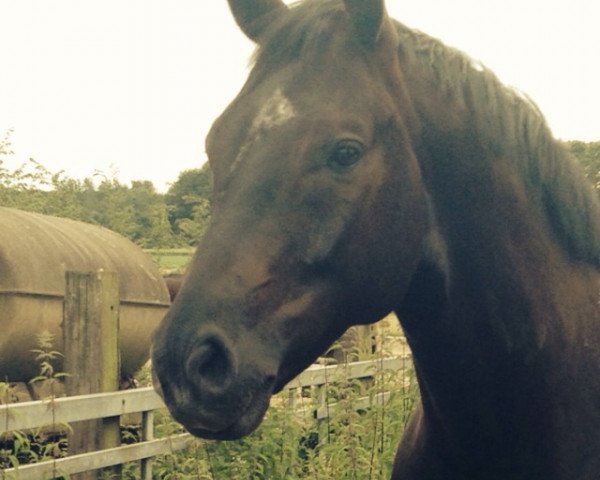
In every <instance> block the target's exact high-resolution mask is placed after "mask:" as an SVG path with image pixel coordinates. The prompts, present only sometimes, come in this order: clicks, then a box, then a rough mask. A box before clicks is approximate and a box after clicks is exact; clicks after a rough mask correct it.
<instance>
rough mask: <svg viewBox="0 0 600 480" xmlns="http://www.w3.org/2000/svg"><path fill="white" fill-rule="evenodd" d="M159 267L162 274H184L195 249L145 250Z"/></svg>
mask: <svg viewBox="0 0 600 480" xmlns="http://www.w3.org/2000/svg"><path fill="white" fill-rule="evenodd" d="M144 251H145V252H146V253H147V254H149V255H150V256H151V257H152V259H153V260H154V262H155V263H156V264H157V265H158V268H159V270H160V271H161V273H183V271H184V270H185V267H186V266H187V264H188V262H189V261H190V258H191V256H192V253H194V249H193V248H192V247H184V248H152V249H147V250H144Z"/></svg>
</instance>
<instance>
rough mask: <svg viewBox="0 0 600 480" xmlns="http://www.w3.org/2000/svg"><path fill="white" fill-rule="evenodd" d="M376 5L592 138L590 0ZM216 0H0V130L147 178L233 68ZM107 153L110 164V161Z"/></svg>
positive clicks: (199, 130)
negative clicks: (478, 62) (11, 130)
mask: <svg viewBox="0 0 600 480" xmlns="http://www.w3.org/2000/svg"><path fill="white" fill-rule="evenodd" d="M387 7H388V11H389V12H390V14H391V15H392V16H393V17H395V18H397V19H398V20H400V21H401V22H403V23H405V24H407V25H409V26H412V27H415V28H418V29H420V30H422V31H424V32H426V33H429V34H431V35H433V36H435V37H438V38H441V39H442V40H443V41H444V42H445V43H447V44H449V45H452V46H455V47H458V48H460V49H461V50H463V51H465V52H466V53H468V54H469V55H471V56H472V57H474V58H476V59H478V60H481V61H482V62H483V63H484V64H485V65H487V66H488V67H490V68H491V69H492V70H494V71H495V72H496V74H497V75H498V76H499V77H500V78H501V79H502V80H503V81H504V82H506V83H508V84H510V85H514V86H516V87H518V88H519V89H521V90H523V91H524V92H526V93H527V94H529V95H530V96H531V97H532V98H533V99H534V100H535V101H536V102H537V103H538V105H539V106H540V108H541V110H542V111H543V112H544V113H545V115H546V118H547V119H548V122H549V123H550V126H551V128H552V130H553V131H554V133H555V135H556V136H557V137H559V138H563V139H567V140H570V139H577V140H587V141H590V140H600V1H598V0H418V1H416V0H387ZM252 50H253V46H252V44H251V43H250V41H248V40H246V38H245V37H244V36H243V35H242V34H241V33H240V32H239V30H238V29H237V27H236V26H235V24H234V22H233V20H232V18H231V15H230V12H229V9H228V7H227V3H226V1H225V0H175V1H168V0H101V1H100V0H52V1H49V0H0V136H2V135H3V133H4V131H6V130H7V129H8V128H14V129H15V132H14V134H13V136H12V140H13V150H14V151H15V155H14V156H13V157H12V158H11V159H10V160H9V162H8V165H9V166H14V165H16V164H17V163H20V162H22V161H24V160H26V159H27V158H29V157H33V158H35V159H36V160H37V161H39V162H40V163H42V164H43V165H44V166H46V167H47V168H49V169H50V170H52V171H58V170H65V172H66V174H67V175H69V176H72V177H76V178H83V177H86V176H91V175H92V174H93V173H94V171H95V170H101V171H103V172H105V173H110V172H111V171H113V170H116V172H117V175H118V178H119V179H120V180H122V181H125V182H128V181H130V180H132V179H134V180H137V179H140V180H141V179H147V180H151V181H152V182H153V183H154V184H155V185H156V186H157V188H158V189H159V190H164V189H165V188H166V185H167V184H168V183H169V182H173V181H175V180H176V178H177V175H178V174H179V172H180V171H181V170H184V169H188V168H195V167H199V166H200V165H201V164H202V163H203V162H204V161H205V155H204V137H205V136H206V133H207V132H208V129H209V128H210V125H211V123H212V121H213V120H214V118H215V117H216V116H217V115H218V114H219V113H220V112H221V111H222V110H223V109H224V108H225V106H226V105H227V104H228V103H229V101H230V100H231V99H232V98H233V97H234V96H235V95H236V93H237V92H238V90H239V88H240V87H241V85H242V83H243V82H244V80H245V78H246V75H247V69H246V65H247V59H248V57H249V56H250V54H251V52H252ZM111 165H112V167H111Z"/></svg>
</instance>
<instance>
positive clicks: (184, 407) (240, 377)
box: [153, 329, 276, 440]
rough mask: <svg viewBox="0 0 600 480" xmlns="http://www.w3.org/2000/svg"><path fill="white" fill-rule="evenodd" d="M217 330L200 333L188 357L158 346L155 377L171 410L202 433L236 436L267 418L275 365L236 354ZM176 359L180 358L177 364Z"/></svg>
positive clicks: (212, 436)
mask: <svg viewBox="0 0 600 480" xmlns="http://www.w3.org/2000/svg"><path fill="white" fill-rule="evenodd" d="M232 347H233V345H231V341H230V340H229V339H228V338H227V337H225V336H224V335H223V334H221V333H220V332H218V331H216V330H214V329H213V330H211V331H209V332H205V333H204V334H202V335H199V336H198V337H197V339H196V341H194V343H193V346H192V347H191V348H190V349H189V351H188V352H186V353H185V355H183V356H182V357H179V356H178V355H177V354H175V355H174V356H170V355H169V354H168V350H165V349H161V348H160V347H158V348H157V347H156V346H155V348H154V351H153V379H154V386H155V390H156V391H157V393H158V394H159V395H160V396H161V397H162V398H163V400H164V401H165V404H166V405H167V407H168V408H169V411H170V412H171V415H172V416H173V418H174V419H175V420H177V421H178V422H180V423H181V424H182V425H183V426H184V427H185V428H186V429H187V430H188V431H189V432H190V433H192V434H193V435H195V436H197V437H201V438H207V439H217V440H233V439H236V438H240V437H242V436H244V435H247V434H249V433H251V432H252V431H253V430H254V429H256V427H257V426H258V425H259V424H260V422H261V421H262V418H263V417H264V414H265V412H266V410H267V408H268V406H269V400H270V398H271V395H272V393H273V387H274V384H275V380H276V375H275V369H271V368H268V367H266V366H265V365H260V366H259V365H256V364H254V363H253V362H252V361H251V359H247V358H244V359H241V358H240V356H239V355H237V354H235V353H234V352H235V351H239V348H238V349H237V350H234V349H233V348H232ZM173 358H179V360H178V361H177V362H176V363H175V365H177V366H176V367H173Z"/></svg>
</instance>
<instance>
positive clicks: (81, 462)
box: [0, 357, 410, 480]
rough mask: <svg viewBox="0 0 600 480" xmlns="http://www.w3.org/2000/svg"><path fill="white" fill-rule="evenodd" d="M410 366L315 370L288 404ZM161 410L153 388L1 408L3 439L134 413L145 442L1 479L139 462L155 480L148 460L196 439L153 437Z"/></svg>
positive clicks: (319, 414) (370, 364)
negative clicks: (302, 395) (308, 391)
mask: <svg viewBox="0 0 600 480" xmlns="http://www.w3.org/2000/svg"><path fill="white" fill-rule="evenodd" d="M409 367H410V357H394V358H383V359H378V360H369V361H362V362H355V363H349V364H345V365H330V366H311V367H309V368H308V369H307V370H305V371H304V372H303V373H302V374H300V375H299V376H298V377H296V378H295V379H294V380H292V381H291V382H290V383H289V384H288V385H287V386H286V387H285V388H286V389H287V390H288V398H289V399H290V400H289V401H290V404H291V405H292V406H295V398H296V397H297V392H298V389H302V388H304V387H318V388H319V387H323V386H325V385H327V384H330V383H334V382H335V381H336V380H339V379H340V378H342V377H341V376H342V375H343V378H346V379H348V380H350V379H358V378H370V377H373V376H374V375H375V374H376V372H377V371H381V370H394V371H398V373H399V374H402V372H403V371H404V370H406V369H408V368H409ZM388 394H389V393H388V392H382V393H381V394H380V395H379V396H376V397H375V400H374V401H377V402H381V401H385V400H386V399H387V395H388ZM369 401H373V400H370V399H368V398H365V399H363V400H362V402H361V403H360V405H359V406H361V408H362V407H366V406H368V403H369ZM161 408H165V405H164V403H163V401H162V399H161V398H160V397H159V396H158V395H157V394H156V393H155V392H154V390H153V389H152V388H151V387H147V388H139V389H134V390H125V391H120V392H111V393H100V394H94V395H81V396H76V397H63V398H54V399H50V400H41V401H34V402H23V403H16V404H9V405H0V435H2V434H7V433H9V432H12V431H17V430H18V431H21V430H30V429H35V428H38V427H47V426H53V425H54V426H56V425H64V424H68V423H72V422H78V421H85V420H95V419H99V418H107V417H118V416H121V415H126V414H132V413H141V414H142V439H141V440H142V441H141V442H140V443H136V444H133V445H125V446H120V447H116V448H110V449H105V450H99V451H95V452H88V453H82V454H79V455H73V456H68V457H65V458H60V459H56V460H49V461H44V462H40V463H36V464H31V465H22V466H20V467H18V468H16V469H6V470H0V478H6V479H11V478H15V479H19V480H30V479H31V480H39V479H42V478H44V479H46V478H53V477H54V476H55V475H56V474H57V472H58V473H59V474H69V475H72V474H75V473H81V472H85V471H90V470H96V469H100V468H106V467H110V466H113V465H121V464H123V463H127V462H133V461H141V462H142V464H141V467H142V468H141V472H142V473H141V478H142V479H149V478H151V466H150V463H149V459H151V458H152V457H154V456H157V455H163V454H169V453H172V452H175V451H178V450H181V449H183V448H185V447H186V446H188V445H189V444H190V442H191V441H192V438H193V437H192V436H191V435H189V434H187V433H183V434H178V435H172V436H169V437H165V438H160V439H154V431H153V426H152V424H153V412H154V410H158V409H161ZM334 409H335V404H333V405H327V404H326V398H325V396H323V397H322V398H321V399H320V403H319V404H318V405H317V406H316V407H315V408H312V409H311V410H312V411H311V414H312V417H313V418H317V419H322V418H325V417H327V415H329V413H331V412H332V411H333V410H334ZM299 410H300V409H299ZM306 410H307V409H306V408H304V409H302V412H301V414H302V415H306V414H307V412H306Z"/></svg>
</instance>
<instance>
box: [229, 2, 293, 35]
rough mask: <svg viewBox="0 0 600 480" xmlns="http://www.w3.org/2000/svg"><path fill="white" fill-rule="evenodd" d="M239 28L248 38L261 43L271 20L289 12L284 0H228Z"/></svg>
mask: <svg viewBox="0 0 600 480" xmlns="http://www.w3.org/2000/svg"><path fill="white" fill-rule="evenodd" d="M227 1H228V3H229V8H230V9H231V13H233V17H234V18H235V21H236V22H237V24H238V26H239V27H240V29H241V30H242V32H244V33H245V34H246V36H247V37H248V38H249V39H250V40H252V41H254V42H256V43H259V41H260V37H261V36H262V34H263V32H264V30H265V27H266V26H267V24H268V21H269V19H271V18H273V16H274V15H279V14H280V13H281V12H283V11H285V10H287V8H288V7H287V6H286V4H285V3H283V0H227Z"/></svg>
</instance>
